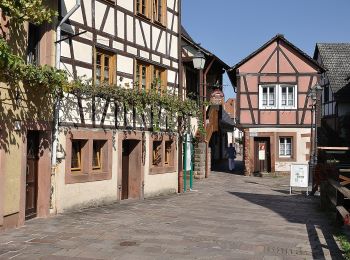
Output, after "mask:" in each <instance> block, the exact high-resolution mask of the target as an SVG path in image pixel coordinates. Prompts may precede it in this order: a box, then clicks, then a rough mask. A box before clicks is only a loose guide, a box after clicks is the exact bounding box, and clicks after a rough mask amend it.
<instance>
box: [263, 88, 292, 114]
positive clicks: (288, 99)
mask: <svg viewBox="0 0 350 260" xmlns="http://www.w3.org/2000/svg"><path fill="white" fill-rule="evenodd" d="M296 99H297V90H296V86H295V85H288V84H281V85H279V84H278V85H260V86H259V108H260V109H296V104H297V100H296Z"/></svg>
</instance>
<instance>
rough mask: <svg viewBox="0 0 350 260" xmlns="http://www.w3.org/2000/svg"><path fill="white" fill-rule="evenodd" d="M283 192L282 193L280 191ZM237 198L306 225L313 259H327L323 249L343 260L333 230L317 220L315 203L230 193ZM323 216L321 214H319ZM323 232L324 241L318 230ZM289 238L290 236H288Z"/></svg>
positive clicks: (289, 197)
mask: <svg viewBox="0 0 350 260" xmlns="http://www.w3.org/2000/svg"><path fill="white" fill-rule="evenodd" d="M278 192H281V191H278ZM228 193H230V194H232V195H234V196H236V197H239V198H241V199H244V200H246V201H249V202H251V203H254V204H256V205H259V206H262V207H265V208H268V209H270V210H272V211H274V212H275V213H277V214H279V215H280V216H281V217H283V218H284V219H286V220H287V221H288V222H291V223H298V224H305V225H306V229H307V233H308V238H309V241H310V245H311V248H312V257H313V258H314V259H326V257H325V255H324V253H323V250H322V248H327V249H328V250H329V252H330V254H331V257H332V259H343V257H342V251H341V250H340V249H339V247H338V245H337V243H336V241H335V240H334V237H333V234H332V230H331V228H329V227H327V226H328V223H327V221H325V219H324V218H323V216H318V217H316V218H315V210H314V209H313V208H312V207H314V204H313V203H310V202H309V201H308V200H309V199H307V198H305V197H304V198H301V197H300V196H285V195H271V194H253V193H243V192H228ZM319 214H321V213H319ZM316 228H317V229H319V230H321V231H322V235H323V237H324V240H323V239H322V238H321V240H322V242H323V241H325V243H322V242H321V240H320V234H318V233H317V229H316ZM286 236H288V234H286Z"/></svg>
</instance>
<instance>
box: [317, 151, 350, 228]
mask: <svg viewBox="0 0 350 260" xmlns="http://www.w3.org/2000/svg"><path fill="white" fill-rule="evenodd" d="M320 152H321V153H322V152H323V153H324V154H323V155H322V154H321V153H320ZM348 152H350V148H348V147H322V148H321V149H320V150H319V154H321V155H322V156H321V162H320V164H319V165H317V167H316V171H315V172H317V170H318V171H319V172H318V174H319V175H320V176H321V177H319V179H320V180H321V181H320V192H321V206H322V207H323V208H328V209H331V210H334V211H335V212H336V222H337V223H338V224H342V225H350V164H349V161H348V159H350V158H349V156H348V155H346V153H348ZM327 153H328V156H327ZM337 154H339V155H340V156H339V157H338V158H337V156H336V155H337ZM344 155H345V156H344ZM319 157H320V156H319ZM339 158H342V159H339ZM344 158H345V161H344Z"/></svg>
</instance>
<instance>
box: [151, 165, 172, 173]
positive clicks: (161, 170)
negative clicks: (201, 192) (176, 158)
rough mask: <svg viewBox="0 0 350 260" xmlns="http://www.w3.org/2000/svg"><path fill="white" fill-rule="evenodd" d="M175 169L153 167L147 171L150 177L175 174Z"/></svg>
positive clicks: (170, 167)
mask: <svg viewBox="0 0 350 260" xmlns="http://www.w3.org/2000/svg"><path fill="white" fill-rule="evenodd" d="M175 171H176V168H175V166H155V167H154V166H153V167H151V168H150V169H149V174H150V175H156V174H164V173H171V172H175Z"/></svg>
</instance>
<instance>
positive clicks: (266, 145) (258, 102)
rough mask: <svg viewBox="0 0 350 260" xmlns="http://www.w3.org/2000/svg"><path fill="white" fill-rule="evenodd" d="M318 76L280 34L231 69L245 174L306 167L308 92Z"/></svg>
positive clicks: (309, 119)
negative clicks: (302, 165) (295, 166)
mask: <svg viewBox="0 0 350 260" xmlns="http://www.w3.org/2000/svg"><path fill="white" fill-rule="evenodd" d="M322 72H323V68H322V67H321V66H319V65H318V64H317V62H315V61H314V60H313V59H312V58H310V57H309V56H308V55H306V54H305V53H304V52H303V51H301V50H300V49H298V48H297V47H296V46H294V45H293V44H292V43H290V42H289V41H288V40H286V38H284V36H283V35H276V36H275V37H273V38H272V39H271V40H270V41H268V42H267V43H265V44H264V45H263V46H262V47H260V48H259V49H258V50H257V51H255V52H253V53H252V54H250V55H249V56H248V57H247V58H245V59H243V60H242V61H241V62H239V63H238V64H237V65H235V66H234V67H232V68H231V70H230V73H229V76H230V79H231V81H232V82H233V85H235V86H236V88H237V108H238V109H237V113H238V118H237V119H238V126H239V127H240V128H241V129H242V130H243V131H244V165H245V171H246V174H248V175H250V174H252V173H254V172H260V173H261V172H281V173H287V172H290V166H291V164H293V163H302V164H307V163H308V161H309V158H310V150H311V143H312V142H311V128H312V126H313V116H314V115H313V113H312V109H311V107H310V105H311V103H310V100H309V98H308V93H309V92H310V89H311V87H313V86H314V85H315V84H317V82H318V78H319V74H320V73H322Z"/></svg>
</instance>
